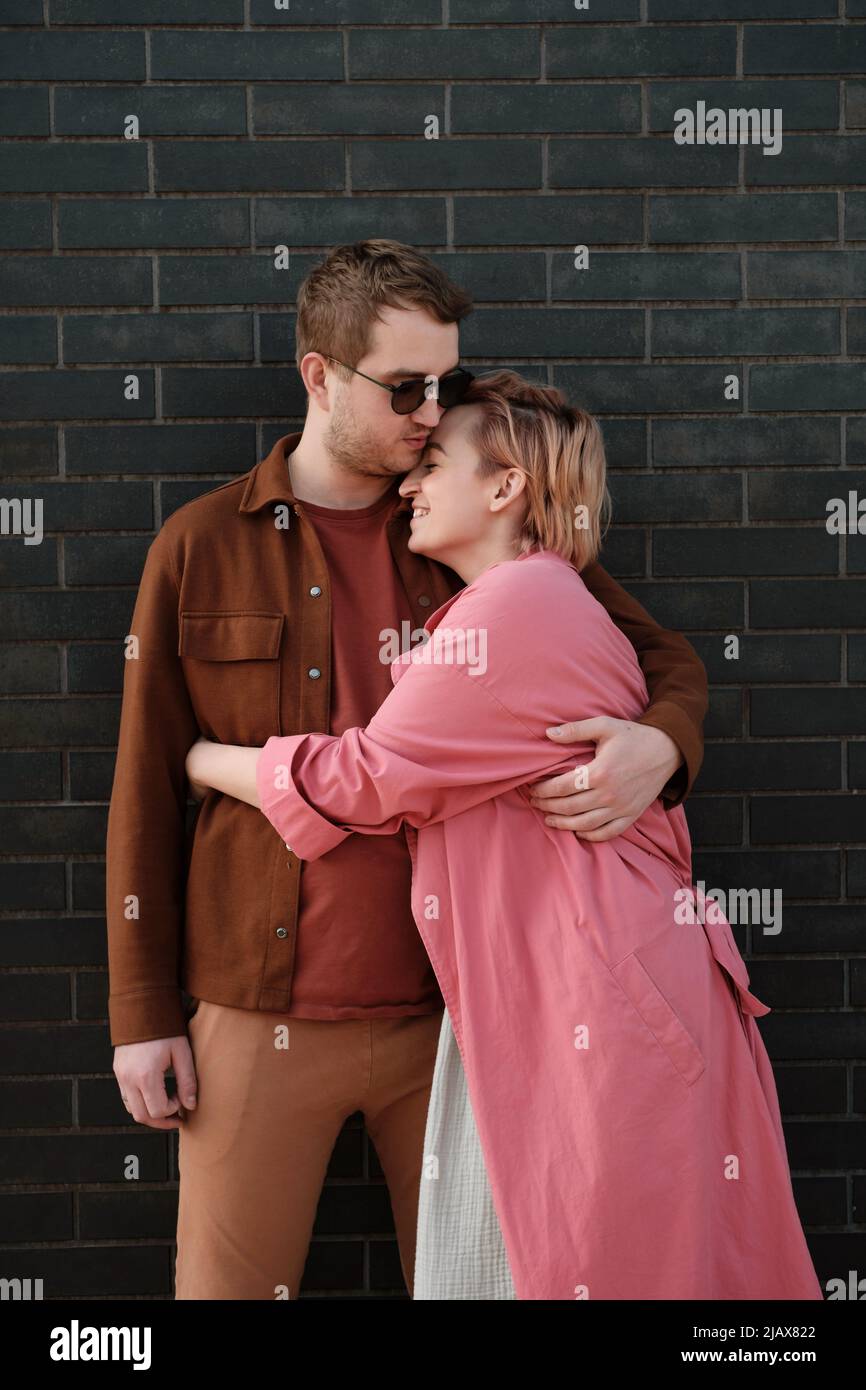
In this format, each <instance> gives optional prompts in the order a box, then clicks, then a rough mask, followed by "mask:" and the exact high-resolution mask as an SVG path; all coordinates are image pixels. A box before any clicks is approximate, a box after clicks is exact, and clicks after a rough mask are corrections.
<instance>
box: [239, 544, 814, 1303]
mask: <svg viewBox="0 0 866 1390" xmlns="http://www.w3.org/2000/svg"><path fill="white" fill-rule="evenodd" d="M446 613H447V614H448V617H449V624H448V625H447V626H444V625H443V622H442V620H443V618H444V617H445V615H446ZM425 630H426V631H427V632H428V633H429V634H430V637H429V638H428V640H427V641H425V642H424V643H423V644H421V645H419V646H416V647H415V648H413V649H412V651H411V652H410V653H404V654H403V656H401V657H399V658H398V659H397V660H396V661H394V662H393V663H392V665H391V675H392V679H393V681H394V689H393V690H392V691H391V693H390V695H389V696H388V698H387V699H386V700H385V702H384V703H383V704H382V706H381V708H380V709H379V710H378V711H377V713H376V715H375V716H374V718H373V719H372V720H371V721H370V723H369V724H368V725H367V727H366V729H349V730H347V731H346V732H345V733H344V734H343V735H342V736H340V737H335V736H331V735H327V734H316V733H314V734H297V735H292V736H289V737H274V738H270V739H268V741H267V743H266V744H265V747H264V749H263V751H262V754H261V756H260V758H259V762H258V768H257V782H258V791H259V797H260V801H261V806H262V810H263V812H264V814H265V815H266V816H267V817H268V819H269V820H270V821H271V823H272V824H273V825H274V827H275V829H276V830H277V831H278V832H279V834H280V836H281V837H282V839H283V840H285V841H286V843H287V845H288V846H289V847H290V848H291V849H292V850H293V851H294V853H295V854H297V855H298V856H299V858H300V859H302V860H305V859H316V858H318V857H319V855H322V854H327V852H328V850H330V849H332V848H333V847H334V846H335V845H337V844H339V843H340V841H341V840H342V839H343V838H344V837H345V836H346V835H349V834H351V833H353V832H359V833H361V834H366V835H387V834H392V833H394V832H395V831H397V830H399V829H400V826H401V825H403V824H405V826H406V834H407V838H408V841H409V848H410V851H411V854H412V865H413V877H412V910H413V914H414V917H415V921H416V922H417V924H418V930H419V931H420V933H421V935H422V937H423V939H424V943H425V945H426V948H427V951H428V953H429V955H430V959H431V961H432V963H433V966H434V969H435V971H436V975H437V978H438V980H439V984H440V986H441V989H442V994H443V997H444V999H445V1002H446V1004H447V1006H448V1011H449V1014H450V1016H451V1021H452V1024H453V1028H454V1034H455V1037H456V1040H457V1043H458V1046H459V1048H460V1054H461V1057H462V1059H463V1065H464V1068H465V1072H466V1079H467V1086H468V1090H469V1096H470V1100H471V1102H472V1108H473V1112H474V1115H475V1120H476V1124H477V1127H478V1133H479V1138H480V1140H481V1146H482V1149H483V1153H484V1158H485V1163H486V1166H487V1172H488V1176H489V1180H490V1185H491V1191H492V1195H493V1200H494V1204H495V1206H496V1210H497V1213H498V1216H499V1221H500V1225H501V1229H502V1235H503V1239H504V1242H505V1247H506V1250H507V1253H508V1258H509V1263H510V1266H511V1271H512V1277H513V1280H514V1285H515V1289H516V1293H517V1297H518V1298H521V1299H548V1300H550V1299H556V1300H559V1299H574V1298H586V1297H589V1298H593V1299H677V1300H679V1299H819V1298H821V1297H822V1291H821V1287H820V1285H819V1283H818V1279H817V1277H816V1274H815V1270H814V1267H813V1264H812V1260H811V1258H810V1255H809V1251H808V1249H807V1246H806V1242H805V1238H804V1236H803V1231H802V1227H801V1225H800V1220H799V1217H798V1215H797V1210H796V1207H795V1205H794V1198H793V1193H792V1190H791V1180H790V1174H789V1169H788V1161H787V1154H786V1148H785V1140H784V1136H783V1132H782V1124H781V1118H780V1113H779V1105H778V1101H777V1096H776V1088H775V1083H774V1079H773V1073H772V1069H771V1066H770V1061H769V1057H768V1054H767V1051H766V1048H765V1046H764V1043H763V1040H762V1038H761V1035H760V1033H759V1031H758V1028H757V1025H756V1023H755V1017H756V1016H760V1015H762V1014H766V1013H768V1012H769V1009H768V1008H767V1005H766V1004H762V1003H761V1001H760V1000H758V999H756V998H755V996H754V995H753V994H752V993H750V991H749V988H748V983H749V978H748V974H747V972H746V967H745V964H744V962H743V959H742V957H741V955H740V953H739V951H738V949H737V946H736V944H735V941H734V938H733V935H732V932H731V928H730V926H729V925H728V923H727V921H726V920H725V919H724V917H723V916H722V915H721V913H720V912H719V911H718V910H715V904H708V911H707V914H706V916H707V917H712V918H713V920H707V921H704V922H701V921H700V920H697V921H693V922H691V923H688V922H686V923H683V922H682V921H678V920H677V918H678V916H680V917H682V915H683V907H682V901H683V900H682V892H681V891H680V898H679V899H677V898H675V894H676V893H677V891H678V890H683V889H685V890H688V888H689V886H690V885H691V849H690V843H689V835H688V828H687V825H686V818H685V815H684V813H683V811H682V808H681V807H677V808H675V809H673V810H665V809H664V807H663V805H662V802H661V801H660V800H657V801H655V802H654V803H653V804H652V805H651V806H649V807H648V808H647V810H646V811H644V813H643V814H642V815H641V816H640V817H639V818H638V820H637V821H635V823H634V824H633V825H632V826H630V827H629V829H628V830H627V831H625V832H624V833H623V834H622V835H620V836H618V837H617V838H616V839H613V840H608V841H605V842H602V843H591V842H589V841H586V840H580V839H578V838H577V837H576V836H574V835H571V834H568V833H566V832H564V831H562V830H560V829H556V828H553V827H550V826H547V825H545V822H544V817H543V815H542V813H540V812H539V811H537V810H536V809H535V808H534V807H532V806H530V805H529V802H528V799H527V794H526V790H525V785H524V784H526V783H527V782H528V781H530V782H532V781H537V780H538V779H539V778H541V777H543V776H545V775H549V774H551V773H554V772H560V771H563V770H564V769H566V768H573V767H577V766H579V765H580V764H582V763H585V762H588V761H590V759H591V757H592V756H593V752H594V749H593V747H592V746H591V745H589V744H579V745H577V744H572V745H569V746H568V749H567V750H566V749H565V748H561V749H558V748H557V747H556V745H555V744H553V743H552V742H551V740H550V739H548V738H547V737H546V736H545V729H546V728H547V727H548V726H549V725H552V724H555V723H558V722H559V721H560V720H562V719H576V718H589V717H591V716H594V715H602V714H607V715H613V716H616V717H619V718H622V719H634V718H636V717H637V716H639V715H640V713H642V711H643V710H644V709H645V708H646V705H647V690H646V685H645V683H644V679H643V676H642V674H641V670H640V667H639V665H638V662H637V658H636V656H635V652H634V649H633V648H632V646H631V644H630V642H629V641H628V639H627V638H626V637H625V636H624V635H623V634H622V632H620V630H619V628H617V627H616V625H615V624H614V623H613V622H612V620H611V619H610V617H609V616H608V614H607V612H606V611H605V609H604V608H603V607H602V606H601V605H600V604H599V603H598V602H597V601H596V600H595V599H594V598H593V597H592V596H591V594H590V593H589V591H588V590H587V588H586V586H585V585H584V583H583V581H582V579H581V578H580V576H579V574H578V573H577V571H576V570H575V569H574V567H573V566H572V565H571V564H570V563H569V562H568V561H566V560H565V559H563V558H562V557H561V556H559V555H558V554H555V553H554V552H552V551H535V552H533V553H531V554H529V555H523V556H521V557H520V558H519V559H517V560H510V561H501V562H499V563H497V564H494V565H492V566H491V567H490V568H488V569H487V570H485V571H484V572H483V573H482V574H481V575H480V576H479V578H478V579H476V580H475V581H474V582H473V583H471V584H469V585H468V586H467V587H466V588H465V589H462V590H461V591H460V592H459V593H457V594H455V595H454V596H453V597H452V598H450V599H448V600H447V602H445V603H444V604H442V606H441V607H440V608H438V609H437V610H436V612H435V613H433V614H432V615H431V616H430V618H429V619H428V621H427V623H426V625H425ZM485 644H486V645H485ZM678 903H679V904H680V906H679V911H678ZM714 910H715V915H714V916H713V911H714ZM695 915H696V916H697V917H698V918H700V916H701V915H703V914H702V913H700V912H697V913H696V914H693V916H695Z"/></svg>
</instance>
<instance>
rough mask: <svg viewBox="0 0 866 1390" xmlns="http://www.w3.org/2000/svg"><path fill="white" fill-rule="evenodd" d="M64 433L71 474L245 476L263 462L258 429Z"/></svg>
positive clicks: (101, 428) (81, 429) (104, 428)
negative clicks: (233, 473) (214, 474)
mask: <svg viewBox="0 0 866 1390" xmlns="http://www.w3.org/2000/svg"><path fill="white" fill-rule="evenodd" d="M65 433H66V471H67V473H68V474H77V473H78V474H80V473H89V474H99V473H124V474H133V475H135V474H138V473H169V474H171V473H208V474H209V473H223V472H226V471H231V472H235V471H237V472H241V473H243V472H246V470H247V469H249V468H252V467H253V465H254V464H256V463H257V462H258V459H259V454H258V451H257V449H256V431H255V426H254V425H230V424H219V425H158V424H154V425H150V424H148V425H95V426H88V425H81V426H68V427H67V428H66V431H65ZM283 433H284V434H285V430H283Z"/></svg>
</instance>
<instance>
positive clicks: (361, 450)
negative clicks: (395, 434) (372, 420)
mask: <svg viewBox="0 0 866 1390" xmlns="http://www.w3.org/2000/svg"><path fill="white" fill-rule="evenodd" d="M322 442H323V444H324V446H325V449H326V450H327V452H328V454H329V456H330V458H331V459H332V461H333V462H334V463H335V464H336V466H337V467H338V468H342V469H344V470H345V471H346V472H347V473H356V474H362V475H363V476H365V477H374V478H394V477H405V475H406V473H408V471H409V465H408V463H407V464H404V465H403V466H402V467H400V466H399V465H398V463H397V460H396V459H395V458H393V457H391V455H394V454H396V452H397V446H396V445H390V446H388V445H384V444H382V443H381V442H380V441H379V440H378V439H377V438H376V436H375V434H373V433H372V431H371V430H369V429H366V428H365V427H364V426H363V425H361V424H359V422H358V419H357V417H356V416H355V415H354V414H353V413H352V411H351V409H350V408H349V407H348V406H347V405H345V404H344V403H343V402H342V400H341V399H340V398H338V399H337V401H336V402H335V404H334V409H333V410H332V411H331V417H330V423H329V424H328V427H327V429H326V430H325V433H324V436H323V440H322ZM389 451H390V452H389Z"/></svg>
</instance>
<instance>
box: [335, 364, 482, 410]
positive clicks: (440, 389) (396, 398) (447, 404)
mask: <svg viewBox="0 0 866 1390" xmlns="http://www.w3.org/2000/svg"><path fill="white" fill-rule="evenodd" d="M323 356H326V357H327V358H328V361H329V362H340V359H339V357H331V356H330V354H328V353H324V354H323ZM340 366H341V367H347V368H348V370H349V371H350V372H355V373H356V374H357V375H358V376H362V377H364V379H365V381H372V382H373V383H374V384H375V385H376V386H381V387H382V388H383V389H384V390H385V391H390V392H391V409H392V410H395V411H396V412H397V414H398V415H411V414H412V411H413V410H418V409H419V408H420V407H421V406H422V405H423V404H424V401H425V400H427V398H428V397H429V396H432V397H434V398H435V399H436V400H438V402H439V404H440V405H441V407H442V409H443V410H450V409H451V407H452V406H455V405H459V404H460V402H461V401H462V400H463V397H464V396H465V395H466V392H467V390H468V389H469V383H470V381H473V380H474V376H473V373H472V372H470V371H467V369H466V368H465V367H457V368H456V370H455V371H453V372H449V373H448V374H447V376H442V377H439V376H434V375H433V374H432V373H431V375H430V376H413V377H410V378H409V379H408V380H407V381H401V382H400V385H399V386H390V385H389V384H388V382H387V381H377V380H376V378H375V377H374V376H367V373H366V372H359V371H358V368H357V367H349V364H348V362H340Z"/></svg>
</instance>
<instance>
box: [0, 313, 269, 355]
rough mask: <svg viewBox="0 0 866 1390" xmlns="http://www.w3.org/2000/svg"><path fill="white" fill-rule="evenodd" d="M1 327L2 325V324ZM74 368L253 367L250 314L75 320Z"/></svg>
mask: <svg viewBox="0 0 866 1390" xmlns="http://www.w3.org/2000/svg"><path fill="white" fill-rule="evenodd" d="M0 322H2V321H0ZM63 357H64V361H65V362H67V363H73V362H120V363H126V362H196V361H201V362H250V361H252V357H253V333H252V319H251V317H250V315H249V314H242V313H233V314H217V313H214V314H109V315H107V316H104V315H100V314H75V315H72V314H71V315H69V316H68V317H67V318H66V320H65V322H64V326H63Z"/></svg>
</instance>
